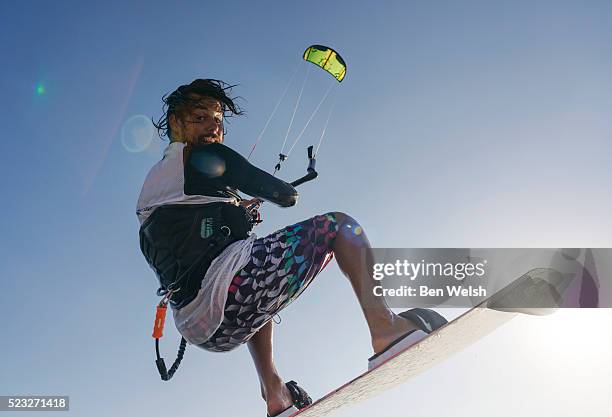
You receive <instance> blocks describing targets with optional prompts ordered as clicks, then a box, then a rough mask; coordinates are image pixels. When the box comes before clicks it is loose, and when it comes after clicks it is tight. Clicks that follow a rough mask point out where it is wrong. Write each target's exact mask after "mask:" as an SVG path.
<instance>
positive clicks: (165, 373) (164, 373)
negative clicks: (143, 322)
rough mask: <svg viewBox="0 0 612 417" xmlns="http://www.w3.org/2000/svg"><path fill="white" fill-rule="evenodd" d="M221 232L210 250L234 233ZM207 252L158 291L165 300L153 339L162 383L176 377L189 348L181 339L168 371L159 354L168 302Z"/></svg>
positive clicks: (155, 325)
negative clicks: (221, 234)
mask: <svg viewBox="0 0 612 417" xmlns="http://www.w3.org/2000/svg"><path fill="white" fill-rule="evenodd" d="M221 230H223V232H224V235H225V236H222V237H217V239H214V240H213V241H211V243H210V244H209V250H210V248H212V247H213V246H214V245H215V244H216V243H218V241H219V240H221V239H223V238H227V237H229V236H230V235H231V233H232V232H231V230H230V228H229V227H227V226H223V227H222V228H221ZM207 252H208V250H205V251H203V252H202V254H201V255H200V256H199V257H198V258H197V259H196V260H195V262H194V263H193V264H192V265H191V266H190V267H189V268H188V269H187V270H186V271H185V272H184V273H183V274H181V276H180V277H178V278H177V279H176V281H174V282H173V283H172V284H170V285H169V286H168V288H165V289H164V288H160V289H159V290H158V291H157V293H158V295H163V296H164V298H162V299H161V301H160V302H159V304H158V305H157V312H156V314H155V324H154V325H153V337H154V338H155V354H156V355H157V359H156V360H155V365H157V370H158V371H159V376H160V377H161V379H162V381H169V380H170V379H171V378H172V377H173V376H174V373H175V372H176V370H177V369H178V367H179V365H180V364H181V361H182V360H183V356H184V355H185V348H186V347H187V340H185V338H184V337H181V343H180V345H179V349H178V353H177V355H176V359H175V360H174V363H173V364H172V366H171V367H170V370H167V368H166V363H165V362H164V358H162V357H161V355H160V354H159V339H161V337H162V336H163V335H164V324H165V322H166V312H167V311H168V302H169V301H170V298H172V294H174V293H175V292H177V291H180V289H181V288H180V287H179V284H181V283H182V282H183V279H184V278H185V277H188V276H189V275H188V274H189V273H190V272H191V271H192V270H193V268H195V267H196V266H197V265H198V264H199V263H200V261H201V260H202V259H203V258H204V256H205V255H206V254H207ZM177 287H178V288H177Z"/></svg>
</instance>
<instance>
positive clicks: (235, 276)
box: [137, 79, 446, 417]
mask: <svg viewBox="0 0 612 417" xmlns="http://www.w3.org/2000/svg"><path fill="white" fill-rule="evenodd" d="M230 88H231V87H230V86H228V85H227V84H225V83H223V82H221V81H218V80H211V79H197V80H195V81H193V82H192V83H190V84H188V85H183V86H180V87H179V88H178V89H177V90H176V91H174V92H173V93H171V94H170V95H169V96H168V97H165V98H164V103H165V105H166V106H167V108H166V112H165V115H164V116H162V118H161V119H160V121H159V122H158V123H157V124H156V127H157V128H158V129H159V130H160V131H161V133H162V134H167V136H168V137H169V139H170V144H169V146H168V148H167V149H166V150H165V152H164V157H163V159H162V160H161V161H160V162H158V163H157V164H156V165H155V166H154V167H153V168H152V169H151V171H150V172H149V174H148V175H147V178H146V180H145V183H144V185H143V188H142V191H141V194H140V197H139V200H138V208H137V215H138V218H139V220H140V222H141V230H140V235H141V248H142V250H143V253H144V255H145V257H146V259H147V261H148V262H149V264H150V266H151V267H152V268H153V269H154V271H155V272H156V274H157V276H158V278H159V280H160V284H161V288H160V290H159V291H158V294H160V295H161V294H166V296H168V295H169V296H170V304H171V306H172V308H173V316H174V321H175V325H176V327H177V329H178V330H179V332H180V333H181V334H182V335H183V337H184V338H185V339H186V340H187V341H189V342H190V343H191V344H195V345H197V346H199V347H201V348H203V349H205V350H208V351H213V352H223V351H228V350H231V349H234V348H236V347H237V346H239V345H241V344H243V343H246V344H247V345H248V348H249V351H250V353H251V356H252V358H253V361H254V363H255V368H256V369H257V373H258V376H259V381H260V388H261V395H262V397H263V399H264V400H265V401H266V405H267V412H268V415H270V416H283V417H284V416H288V415H290V414H292V413H294V412H295V411H297V409H299V408H303V407H305V406H307V405H309V404H310V403H311V400H310V398H309V397H308V395H307V394H306V392H305V391H304V390H303V389H301V388H300V387H299V386H298V385H297V384H296V383H294V382H293V381H291V382H289V383H285V382H284V380H283V378H282V377H281V376H280V375H279V374H278V372H277V370H276V368H275V366H274V361H273V357H272V326H273V321H272V320H271V319H272V317H273V316H274V315H275V314H276V313H278V312H279V311H280V310H282V309H283V308H284V307H286V306H287V305H288V304H289V303H290V302H291V301H293V300H294V299H295V298H297V297H298V296H299V295H300V294H301V293H302V292H303V290H304V289H305V288H306V287H307V286H308V285H309V284H310V282H311V281H312V280H313V278H314V277H315V276H316V275H317V274H318V273H319V272H320V271H321V270H322V269H323V268H324V267H325V266H326V265H327V263H328V262H329V261H330V260H331V259H332V257H334V256H335V258H336V260H337V263H338V266H339V267H340V269H341V271H342V272H343V273H344V275H345V276H346V277H347V278H348V279H349V280H350V282H351V284H352V287H353V289H354V292H355V295H356V296H357V300H358V302H359V303H360V305H361V307H362V311H363V314H364V316H365V319H366V321H367V324H368V327H369V330H370V335H371V341H372V348H373V351H374V354H375V355H374V356H373V357H372V358H370V363H369V366H370V368H372V367H374V366H377V365H378V364H380V363H382V362H383V361H384V360H386V359H387V358H388V357H390V356H392V355H393V354H394V353H395V352H396V351H397V349H399V348H403V347H405V346H407V345H409V344H412V343H415V342H416V341H418V340H420V339H422V338H423V337H424V336H425V335H426V333H429V332H431V331H432V330H434V329H435V328H437V327H439V326H441V325H442V324H444V323H445V322H446V321H445V320H444V319H443V318H442V317H441V316H439V315H438V314H437V313H435V312H433V311H431V310H425V309H414V310H410V311H408V312H405V313H402V314H400V315H396V314H394V313H393V312H392V311H391V310H390V309H389V308H388V307H387V306H386V304H385V302H384V299H382V298H378V297H375V296H374V294H373V292H372V288H373V286H374V282H373V280H372V279H371V277H370V275H369V273H368V271H369V270H371V265H372V262H373V257H372V252H371V248H370V244H369V242H368V240H367V238H366V236H365V233H364V232H363V229H362V228H361V227H360V226H359V225H358V223H357V222H356V221H355V220H354V219H352V218H351V217H350V216H348V215H346V214H344V213H340V212H331V213H326V214H323V215H320V216H315V217H313V218H310V219H307V220H304V221H302V222H300V223H297V224H294V225H291V226H287V227H285V228H283V229H280V230H278V231H276V232H274V233H272V234H270V235H269V236H266V237H263V238H257V237H256V236H255V234H253V233H251V232H250V228H251V227H252V224H254V223H256V222H257V221H258V213H257V208H258V204H259V202H261V201H262V200H263V201H269V202H272V203H274V204H277V205H279V206H281V207H290V206H293V205H294V204H296V202H297V197H298V194H297V191H296V190H295V189H294V188H293V187H292V186H291V185H290V184H288V183H286V182H284V181H282V180H280V179H277V178H275V177H273V176H272V175H270V174H268V173H266V172H264V171H262V170H260V169H258V168H256V167H254V166H252V165H251V164H249V163H248V162H247V161H246V160H245V159H244V158H243V157H242V156H240V155H239V154H237V153H236V152H234V151H232V150H231V149H230V148H228V147H226V146H225V145H223V141H224V133H225V132H224V127H223V126H224V125H223V122H224V117H227V116H231V115H238V114H241V110H240V109H239V108H238V107H237V106H236V105H235V103H234V102H233V100H232V99H231V98H230V97H229V96H228V92H229V90H230ZM239 191H240V192H243V193H245V194H248V195H250V196H252V197H254V198H253V199H251V200H246V201H245V200H242V198H241V197H240V195H239V194H238V192H239ZM362 251H364V253H365V254H366V263H365V265H366V266H365V267H364V266H363V265H362V262H356V261H355V260H356V259H360V257H361V254H362Z"/></svg>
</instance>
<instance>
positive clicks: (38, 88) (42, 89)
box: [36, 83, 46, 96]
mask: <svg viewBox="0 0 612 417" xmlns="http://www.w3.org/2000/svg"><path fill="white" fill-rule="evenodd" d="M45 91H46V90H45V86H44V85H43V84H42V83H37V84H36V94H37V95H39V96H42V95H43V94H45Z"/></svg>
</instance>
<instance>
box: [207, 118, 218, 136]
mask: <svg viewBox="0 0 612 417" xmlns="http://www.w3.org/2000/svg"><path fill="white" fill-rule="evenodd" d="M205 127H206V130H207V131H208V132H209V133H213V134H215V135H217V136H219V134H220V133H221V123H219V122H217V121H215V120H209V121H208V122H207V123H206V125H205Z"/></svg>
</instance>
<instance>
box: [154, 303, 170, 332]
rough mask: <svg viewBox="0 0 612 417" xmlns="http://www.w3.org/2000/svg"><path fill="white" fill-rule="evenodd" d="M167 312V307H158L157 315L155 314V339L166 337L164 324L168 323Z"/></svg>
mask: <svg viewBox="0 0 612 417" xmlns="http://www.w3.org/2000/svg"><path fill="white" fill-rule="evenodd" d="M166 310H167V307H166V306H165V305H158V306H157V313H156V314H155V324H154V325H153V337H154V338H155V339H160V338H161V337H162V336H163V335H164V323H165V322H166Z"/></svg>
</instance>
